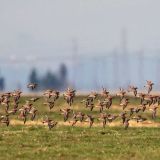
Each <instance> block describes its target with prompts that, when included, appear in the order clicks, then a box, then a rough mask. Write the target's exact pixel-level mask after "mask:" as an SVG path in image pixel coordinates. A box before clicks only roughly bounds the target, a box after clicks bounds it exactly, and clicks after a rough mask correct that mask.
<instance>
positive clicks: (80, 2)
mask: <svg viewBox="0 0 160 160" xmlns="http://www.w3.org/2000/svg"><path fill="white" fill-rule="evenodd" d="M159 6H160V1H159V0H0V54H1V56H10V57H11V59H12V58H13V59H14V58H15V55H21V56H24V55H26V54H27V55H28V58H32V56H33V55H36V54H37V55H40V54H41V55H44V54H45V56H46V55H51V54H56V53H57V54H58V55H61V54H62V55H63V54H69V53H70V52H71V50H72V40H73V39H77V41H78V45H79V53H80V54H82V53H86V52H88V53H90V54H91V53H92V52H98V53H99V52H105V51H108V50H112V49H113V48H115V47H116V48H120V47H121V43H120V42H121V37H122V36H121V32H122V30H123V28H126V30H127V33H128V48H129V50H131V51H133V50H138V49H140V48H147V49H159V46H160V21H159V15H160V10H159Z"/></svg>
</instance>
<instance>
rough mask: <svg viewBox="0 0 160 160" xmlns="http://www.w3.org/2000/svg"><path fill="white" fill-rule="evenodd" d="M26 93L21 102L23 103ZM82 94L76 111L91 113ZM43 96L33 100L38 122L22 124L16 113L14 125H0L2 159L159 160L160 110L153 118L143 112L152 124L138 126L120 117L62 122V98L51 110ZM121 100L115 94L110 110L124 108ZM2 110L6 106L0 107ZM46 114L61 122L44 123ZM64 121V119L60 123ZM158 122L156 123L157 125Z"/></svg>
mask: <svg viewBox="0 0 160 160" xmlns="http://www.w3.org/2000/svg"><path fill="white" fill-rule="evenodd" d="M29 98H30V97H25V98H24V97H23V98H22V99H21V104H24V101H25V99H29ZM82 99H83V97H77V98H76V99H75V102H74V104H73V106H72V107H71V108H72V109H74V110H75V111H82V112H84V113H91V112H90V111H88V109H86V108H85V107H84V105H83V104H81V103H79V102H80V101H81V100H82ZM43 101H44V100H43V98H41V99H40V100H39V101H38V102H36V103H35V104H34V106H35V107H36V108H37V109H38V111H39V113H38V116H37V118H36V120H35V122H33V123H32V122H31V121H27V123H26V125H22V121H21V120H20V119H18V118H17V115H15V116H11V125H10V126H9V127H6V126H5V125H3V124H1V125H0V159H5V160H7V159H33V158H34V159H35V160H36V159H37V160H41V159H60V160H63V159H64V160H66V159H69V160H72V159H74V160H76V159H86V160H91V159H94V160H101V159H105V160H106V159H107V160H121V159H123V160H137V159H141V160H151V159H154V160H156V159H157V160H159V159H160V152H159V151H160V136H159V134H160V128H159V123H160V119H159V117H160V116H159V115H160V113H159V111H158V118H157V119H156V120H155V121H152V120H151V118H150V111H147V112H146V113H144V116H145V117H146V118H147V119H148V121H149V124H151V125H150V126H147V125H146V126H145V124H146V123H148V121H147V122H144V124H143V123H142V124H140V125H142V126H143V125H144V127H139V126H138V124H136V123H135V122H133V125H132V126H131V127H130V128H128V130H124V127H123V125H122V124H121V122H120V120H119V119H118V120H116V122H113V124H114V123H118V125H117V126H114V125H113V126H112V125H109V126H108V125H107V126H106V128H102V127H101V123H100V122H99V121H96V122H95V124H94V125H93V127H92V128H89V127H88V124H87V123H84V124H82V125H78V126H74V127H71V126H70V124H69V123H68V122H65V123H64V122H63V117H62V116H61V115H60V114H59V109H60V108H64V107H68V106H67V105H66V103H65V101H64V100H63V99H62V98H61V99H60V100H58V101H57V102H56V105H55V108H53V110H52V111H49V109H48V108H47V106H43V105H42V103H43ZM130 101H131V104H130V105H129V107H131V106H137V105H138V104H139V100H138V99H131V100H130ZM118 103H119V100H118V99H117V98H114V101H113V107H112V109H111V110H109V111H108V110H107V111H106V112H107V113H115V114H118V113H120V112H121V111H122V109H121V107H119V106H118ZM1 114H3V107H1ZM92 114H93V115H94V116H95V117H96V116H98V114H99V111H98V109H97V108H95V109H94V110H93V112H92ZM43 115H48V116H49V117H50V118H52V119H53V120H56V121H58V122H59V124H58V125H57V126H56V127H55V128H53V129H52V130H48V128H47V126H43V125H42V123H41V119H42V116H43ZM60 122H63V123H60ZM154 124H157V125H154Z"/></svg>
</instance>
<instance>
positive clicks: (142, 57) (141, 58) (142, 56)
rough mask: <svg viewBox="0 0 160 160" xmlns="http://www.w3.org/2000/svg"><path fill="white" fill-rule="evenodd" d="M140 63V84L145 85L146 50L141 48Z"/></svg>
mask: <svg viewBox="0 0 160 160" xmlns="http://www.w3.org/2000/svg"><path fill="white" fill-rule="evenodd" d="M138 59H139V64H138V77H139V78H138V80H139V86H141V87H143V83H144V51H143V50H141V51H140V52H139V54H138Z"/></svg>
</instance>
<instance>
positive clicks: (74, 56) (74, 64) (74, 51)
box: [72, 38, 78, 88]
mask: <svg viewBox="0 0 160 160" xmlns="http://www.w3.org/2000/svg"><path fill="white" fill-rule="evenodd" d="M77 54H78V42H77V39H76V38H74V39H73V40H72V85H73V87H74V88H76V80H77V79H76V78H77V77H76V76H77V74H76V70H77Z"/></svg>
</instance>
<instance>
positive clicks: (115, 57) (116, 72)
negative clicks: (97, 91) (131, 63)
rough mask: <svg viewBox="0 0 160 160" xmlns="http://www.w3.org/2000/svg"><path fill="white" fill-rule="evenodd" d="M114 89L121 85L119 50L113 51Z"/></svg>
mask: <svg viewBox="0 0 160 160" xmlns="http://www.w3.org/2000/svg"><path fill="white" fill-rule="evenodd" d="M112 59H113V63H112V65H113V66H112V67H113V84H112V85H113V90H116V89H117V87H118V85H119V57H118V55H117V50H116V49H115V50H114V51H113V58H112Z"/></svg>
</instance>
